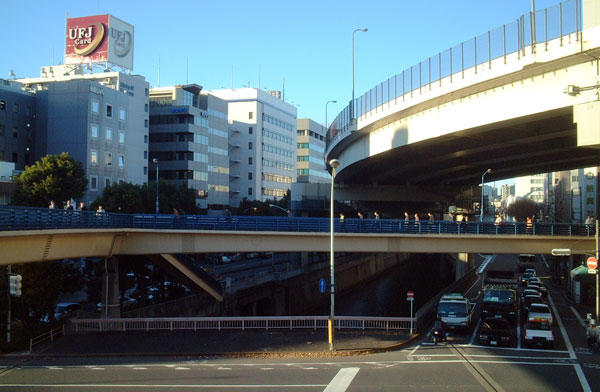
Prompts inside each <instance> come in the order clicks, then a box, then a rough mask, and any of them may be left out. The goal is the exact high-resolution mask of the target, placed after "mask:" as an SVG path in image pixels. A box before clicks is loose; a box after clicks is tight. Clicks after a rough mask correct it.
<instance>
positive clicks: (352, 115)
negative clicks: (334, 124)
mask: <svg viewBox="0 0 600 392" xmlns="http://www.w3.org/2000/svg"><path fill="white" fill-rule="evenodd" d="M358 31H362V32H363V33H366V32H367V31H369V29H367V28H366V27H363V28H360V29H354V31H353V32H352V101H351V102H350V110H351V113H352V114H351V118H350V120H351V121H352V122H354V118H355V116H354V34H355V33H356V32H358Z"/></svg>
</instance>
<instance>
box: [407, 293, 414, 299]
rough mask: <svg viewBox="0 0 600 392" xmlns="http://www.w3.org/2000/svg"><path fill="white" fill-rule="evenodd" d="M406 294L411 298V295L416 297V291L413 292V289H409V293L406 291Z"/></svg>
mask: <svg viewBox="0 0 600 392" xmlns="http://www.w3.org/2000/svg"><path fill="white" fill-rule="evenodd" d="M406 296H407V297H409V298H410V297H414V296H415V293H414V292H412V291H409V292H407V293H406Z"/></svg>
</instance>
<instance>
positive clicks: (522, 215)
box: [506, 199, 540, 222]
mask: <svg viewBox="0 0 600 392" xmlns="http://www.w3.org/2000/svg"><path fill="white" fill-rule="evenodd" d="M539 211H540V205H539V204H538V203H536V202H535V201H533V200H531V199H517V200H516V201H515V202H514V203H512V204H511V205H509V206H508V209H507V211H506V213H507V214H508V215H509V216H513V217H514V218H515V219H516V220H517V221H521V222H522V221H525V219H526V218H527V217H531V218H533V217H534V216H535V215H536V214H537V213H538V212H539Z"/></svg>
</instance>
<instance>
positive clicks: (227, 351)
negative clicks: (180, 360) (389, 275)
mask: <svg viewBox="0 0 600 392" xmlns="http://www.w3.org/2000/svg"><path fill="white" fill-rule="evenodd" d="M416 337H417V335H415V336H413V337H412V338H411V336H410V335H409V334H408V332H407V331H402V332H385V331H383V332H378V331H364V332H363V331H336V334H335V339H336V340H335V344H334V347H335V352H330V351H329V343H328V340H327V330H317V331H314V330H308V331H289V330H276V331H264V330H254V331H248V330H246V331H220V332H219V331H195V332H194V331H172V332H171V331H163V332H126V333H115V332H110V333H93V334H83V335H67V336H65V337H63V338H61V339H58V340H57V341H55V342H54V343H53V344H52V345H50V346H47V347H45V348H44V347H40V348H39V349H37V350H35V349H34V352H33V353H32V355H34V356H44V357H46V356H48V357H52V356H56V357H60V356H261V357H265V356H277V357H283V356H300V357H309V356H315V357H318V356H348V355H360V354H369V353H375V352H382V351H390V350H395V349H398V348H400V347H402V346H403V345H405V344H407V343H408V342H410V341H412V339H414V338H416Z"/></svg>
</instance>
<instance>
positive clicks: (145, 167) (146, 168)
mask: <svg viewBox="0 0 600 392" xmlns="http://www.w3.org/2000/svg"><path fill="white" fill-rule="evenodd" d="M144 175H145V176H147V175H148V166H144Z"/></svg>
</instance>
